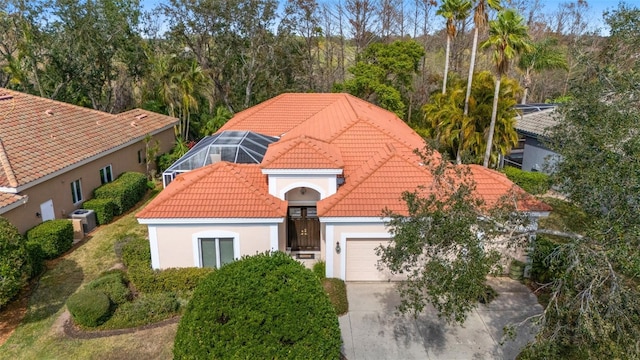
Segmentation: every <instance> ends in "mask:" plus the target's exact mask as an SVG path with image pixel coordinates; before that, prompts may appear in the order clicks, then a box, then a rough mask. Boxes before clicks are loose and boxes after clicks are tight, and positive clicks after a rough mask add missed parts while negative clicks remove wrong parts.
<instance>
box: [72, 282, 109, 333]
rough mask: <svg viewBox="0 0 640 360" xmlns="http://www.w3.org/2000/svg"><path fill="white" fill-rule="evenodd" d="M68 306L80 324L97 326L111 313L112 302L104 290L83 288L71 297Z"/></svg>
mask: <svg viewBox="0 0 640 360" xmlns="http://www.w3.org/2000/svg"><path fill="white" fill-rule="evenodd" d="M67 308H68V309H69V312H70V313H71V315H72V316H73V319H74V320H75V321H76V322H77V323H78V324H80V325H83V326H87V327H96V326H98V325H100V324H102V323H103V322H105V321H106V320H107V319H108V318H109V316H110V315H111V302H110V301H109V297H108V296H107V295H106V294H105V293H103V292H102V291H97V290H89V289H83V290H81V291H79V292H77V293H75V294H73V295H71V296H70V297H69V300H67Z"/></svg>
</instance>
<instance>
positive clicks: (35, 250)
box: [25, 241, 45, 278]
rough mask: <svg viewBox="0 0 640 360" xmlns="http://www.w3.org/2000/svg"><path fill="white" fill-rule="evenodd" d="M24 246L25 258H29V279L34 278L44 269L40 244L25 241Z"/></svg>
mask: <svg viewBox="0 0 640 360" xmlns="http://www.w3.org/2000/svg"><path fill="white" fill-rule="evenodd" d="M25 246H26V248H27V256H28V258H29V261H28V262H29V264H30V269H31V271H30V273H29V277H30V278H34V277H36V276H38V275H39V274H41V273H42V272H43V271H44V269H45V266H44V254H43V253H42V249H41V248H40V244H37V243H34V242H28V241H26V242H25Z"/></svg>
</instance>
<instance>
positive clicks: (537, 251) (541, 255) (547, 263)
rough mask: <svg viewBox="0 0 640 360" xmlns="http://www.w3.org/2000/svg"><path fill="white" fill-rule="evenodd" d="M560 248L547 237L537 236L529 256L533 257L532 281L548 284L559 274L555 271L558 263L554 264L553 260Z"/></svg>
mask: <svg viewBox="0 0 640 360" xmlns="http://www.w3.org/2000/svg"><path fill="white" fill-rule="evenodd" d="M559 246H560V245H558V244H556V243H555V242H553V241H552V240H551V239H549V238H548V237H546V236H542V235H537V236H536V240H535V244H534V248H533V250H532V251H531V252H530V254H529V256H530V257H531V280H533V281H536V282H539V283H547V282H549V281H552V280H553V279H554V278H555V277H556V276H557V275H558V274H559V273H558V271H557V269H555V266H556V265H557V264H555V263H557V262H553V261H552V258H551V256H552V254H553V252H554V251H556V249H558V247H559Z"/></svg>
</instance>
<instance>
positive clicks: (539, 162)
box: [504, 104, 559, 173]
mask: <svg viewBox="0 0 640 360" xmlns="http://www.w3.org/2000/svg"><path fill="white" fill-rule="evenodd" d="M517 108H518V109H519V110H521V111H522V114H521V115H519V116H518V118H517V119H516V126H515V128H516V131H517V132H518V135H519V137H520V142H519V144H518V147H517V148H515V149H513V150H512V151H511V153H510V154H509V155H507V156H506V157H505V161H504V162H505V165H509V166H513V167H517V168H519V169H522V170H524V171H542V172H545V173H549V172H550V171H551V166H552V165H553V163H554V162H555V161H557V159H558V154H557V153H555V152H554V151H552V150H551V149H549V148H548V147H547V146H546V145H545V143H544V142H545V140H546V136H545V135H546V132H547V131H548V130H549V129H551V128H552V127H554V126H556V125H557V124H558V119H557V118H558V116H559V115H558V112H557V111H556V108H557V105H555V104H526V105H517Z"/></svg>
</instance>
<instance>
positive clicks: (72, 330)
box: [63, 316, 180, 339]
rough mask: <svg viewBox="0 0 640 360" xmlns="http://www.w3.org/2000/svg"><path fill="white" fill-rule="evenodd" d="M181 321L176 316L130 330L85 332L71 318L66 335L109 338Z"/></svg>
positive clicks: (67, 322)
mask: <svg viewBox="0 0 640 360" xmlns="http://www.w3.org/2000/svg"><path fill="white" fill-rule="evenodd" d="M178 321H180V316H174V317H172V318H170V319H167V320H162V321H160V322H157V323H154V324H148V325H143V326H138V327H135V328H128V329H114V330H84V329H81V328H80V327H79V326H77V325H76V324H75V323H74V322H73V320H72V319H71V316H69V317H68V318H67V320H66V321H65V323H64V326H63V330H64V334H65V335H67V336H68V337H70V338H73V339H98V338H103V337H109V336H116V335H124V334H131V333H135V332H138V331H142V330H149V329H156V328H159V327H163V326H166V325H170V324H175V323H177V322H178Z"/></svg>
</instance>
